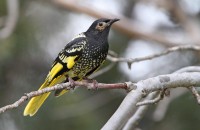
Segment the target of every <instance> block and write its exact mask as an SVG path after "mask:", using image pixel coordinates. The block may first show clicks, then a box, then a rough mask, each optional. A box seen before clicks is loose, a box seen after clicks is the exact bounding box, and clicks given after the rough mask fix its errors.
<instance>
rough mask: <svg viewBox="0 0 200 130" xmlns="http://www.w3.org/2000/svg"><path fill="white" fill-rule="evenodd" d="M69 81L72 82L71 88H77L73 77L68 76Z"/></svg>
mask: <svg viewBox="0 0 200 130" xmlns="http://www.w3.org/2000/svg"><path fill="white" fill-rule="evenodd" d="M68 81H69V83H70V88H71V89H74V88H75V82H74V80H73V79H72V78H70V77H68Z"/></svg>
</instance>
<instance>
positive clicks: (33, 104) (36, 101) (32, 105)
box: [24, 75, 65, 116]
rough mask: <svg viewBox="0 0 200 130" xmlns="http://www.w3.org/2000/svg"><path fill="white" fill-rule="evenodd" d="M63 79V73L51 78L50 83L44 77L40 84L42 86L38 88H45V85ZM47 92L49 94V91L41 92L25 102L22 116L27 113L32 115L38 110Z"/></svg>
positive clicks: (48, 85)
mask: <svg viewBox="0 0 200 130" xmlns="http://www.w3.org/2000/svg"><path fill="white" fill-rule="evenodd" d="M64 79H65V76H64V75H61V76H58V77H57V78H55V79H53V81H52V82H51V83H50V84H49V82H48V79H46V81H45V82H44V83H43V84H42V86H41V87H40V88H39V90H40V89H43V88H46V87H50V86H53V85H55V84H58V83H60V82H62V81H63V80H64ZM49 94H50V92H48V93H45V94H42V95H40V96H37V97H33V98H32V99H31V100H30V102H29V103H28V104H27V106H26V108H25V110H24V116H27V115H30V116H33V115H34V114H35V113H36V112H37V111H38V110H39V108H40V107H41V106H42V104H43V103H44V101H45V100H46V99H47V97H48V96H49Z"/></svg>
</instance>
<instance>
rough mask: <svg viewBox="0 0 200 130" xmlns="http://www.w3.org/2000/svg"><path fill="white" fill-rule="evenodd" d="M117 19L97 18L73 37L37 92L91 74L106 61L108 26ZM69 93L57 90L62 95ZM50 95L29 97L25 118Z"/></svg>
mask: <svg viewBox="0 0 200 130" xmlns="http://www.w3.org/2000/svg"><path fill="white" fill-rule="evenodd" d="M117 21H119V19H117V18H114V19H108V18H100V19H97V20H95V21H94V22H93V23H92V24H91V25H90V27H89V28H88V29H87V31H85V32H82V33H80V34H78V35H76V36H75V37H74V38H73V39H72V40H71V41H70V42H68V44H66V46H65V47H64V49H62V50H61V51H60V53H59V54H58V56H57V57H56V59H55V60H54V62H53V64H52V66H51V69H50V71H49V73H48V75H47V76H46V79H45V81H44V82H43V84H42V85H41V87H40V88H39V90H41V89H43V88H46V87H51V86H54V85H56V84H59V83H62V82H69V80H70V79H71V80H73V81H79V80H82V79H84V78H87V77H88V76H89V75H91V74H92V73H94V72H95V71H96V70H97V69H98V68H99V67H100V66H101V65H102V64H103V62H104V61H105V59H106V57H107V54H108V49H109V44H108V35H109V31H110V28H111V25H112V24H113V23H115V22H117ZM66 92H68V90H66V89H63V90H56V91H55V96H61V95H63V94H64V93H66ZM49 95H50V92H48V93H45V94H42V95H40V96H37V97H33V98H31V100H30V101H29V103H28V104H27V106H26V107H25V109H24V113H23V115H24V116H33V115H35V114H36V112H37V111H38V110H39V108H40V107H41V106H42V104H43V103H44V101H45V100H46V99H47V97H48V96H49Z"/></svg>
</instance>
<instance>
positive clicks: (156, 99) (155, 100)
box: [136, 90, 165, 106]
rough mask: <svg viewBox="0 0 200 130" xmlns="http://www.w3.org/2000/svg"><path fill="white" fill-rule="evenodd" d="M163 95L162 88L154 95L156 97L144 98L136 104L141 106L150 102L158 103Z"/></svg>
mask: <svg viewBox="0 0 200 130" xmlns="http://www.w3.org/2000/svg"><path fill="white" fill-rule="evenodd" d="M164 95H165V90H162V91H161V92H160V94H159V95H158V97H156V98H154V99H151V100H149V99H146V100H145V101H142V102H138V103H137V104H136V106H143V105H150V104H155V103H158V102H159V101H160V100H162V99H163V97H164Z"/></svg>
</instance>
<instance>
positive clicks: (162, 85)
mask: <svg viewBox="0 0 200 130" xmlns="http://www.w3.org/2000/svg"><path fill="white" fill-rule="evenodd" d="M199 85H200V73H197V72H194V73H181V74H169V75H161V76H157V77H153V78H149V79H146V80H142V81H139V82H137V83H135V84H134V85H133V86H137V88H136V89H135V90H132V91H130V92H129V93H128V95H127V96H126V97H125V99H124V100H123V102H122V103H121V105H120V106H119V108H118V109H117V111H116V112H115V113H114V114H113V116H112V117H111V118H110V119H109V120H108V122H107V123H106V124H105V125H104V126H103V128H102V130H120V129H122V127H123V126H124V125H125V123H126V122H127V121H128V120H129V119H130V117H131V116H132V115H133V114H134V112H135V111H136V110H137V107H136V103H137V102H138V101H140V100H141V98H142V97H143V94H144V93H150V92H153V91H158V90H163V89H168V88H176V87H190V86H199ZM119 117H120V118H119Z"/></svg>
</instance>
